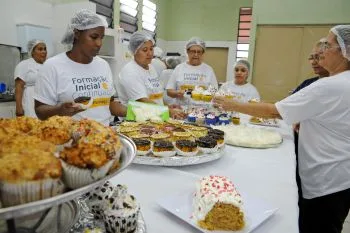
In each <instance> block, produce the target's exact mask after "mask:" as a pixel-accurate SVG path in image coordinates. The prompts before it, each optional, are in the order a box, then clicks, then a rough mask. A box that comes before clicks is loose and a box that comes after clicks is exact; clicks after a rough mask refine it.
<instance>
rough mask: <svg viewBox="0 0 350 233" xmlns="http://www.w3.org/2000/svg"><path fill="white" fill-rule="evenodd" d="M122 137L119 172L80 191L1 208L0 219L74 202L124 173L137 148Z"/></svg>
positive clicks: (76, 190) (16, 216)
mask: <svg viewBox="0 0 350 233" xmlns="http://www.w3.org/2000/svg"><path fill="white" fill-rule="evenodd" d="M118 135H119V137H120V140H121V142H122V144H123V150H122V152H121V155H120V157H121V166H120V168H119V169H118V170H116V171H114V172H113V173H112V174H109V175H108V176H106V177H104V178H102V179H100V180H98V181H96V182H94V183H92V184H89V185H87V186H84V187H81V188H79V189H75V190H71V191H68V192H66V193H63V194H60V195H57V196H54V197H51V198H47V199H44V200H40V201H35V202H30V203H26V204H22V205H16V206H11V207H7V208H0V219H11V218H18V217H21V216H26V215H29V214H33V213H36V212H39V211H42V210H45V209H47V208H50V207H52V206H56V205H59V204H61V203H64V202H68V201H70V200H73V199H75V198H77V197H79V196H81V195H82V194H84V193H87V192H89V191H90V190H91V189H94V188H96V187H97V186H100V185H103V184H104V182H106V181H107V180H109V179H111V178H112V177H114V176H116V175H117V174H118V173H120V172H121V171H123V170H124V169H125V168H126V167H127V166H129V165H130V164H131V162H132V161H133V159H134V158H135V156H136V146H135V144H134V142H133V141H132V140H131V139H129V138H128V137H125V136H124V135H121V134H118Z"/></svg>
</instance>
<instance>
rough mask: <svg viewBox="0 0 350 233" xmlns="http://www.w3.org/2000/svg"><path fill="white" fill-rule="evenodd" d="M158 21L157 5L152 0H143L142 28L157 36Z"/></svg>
mask: <svg viewBox="0 0 350 233" xmlns="http://www.w3.org/2000/svg"><path fill="white" fill-rule="evenodd" d="M156 23H157V5H156V4H154V3H153V2H151V1H150V0H143V7H142V29H143V30H145V31H147V32H149V33H150V34H151V35H153V37H155V34H156V33H155V31H156V27H157V26H156Z"/></svg>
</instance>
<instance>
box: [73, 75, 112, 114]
mask: <svg viewBox="0 0 350 233" xmlns="http://www.w3.org/2000/svg"><path fill="white" fill-rule="evenodd" d="M72 83H73V85H74V91H75V92H74V93H73V95H72V97H73V99H76V98H78V97H81V96H87V97H91V98H93V104H92V105H91V107H90V108H93V107H99V106H105V105H109V103H110V97H111V96H112V94H113V93H112V89H111V88H112V87H111V84H110V83H109V82H108V80H107V78H106V77H104V76H97V77H87V78H85V77H83V78H80V77H77V78H72Z"/></svg>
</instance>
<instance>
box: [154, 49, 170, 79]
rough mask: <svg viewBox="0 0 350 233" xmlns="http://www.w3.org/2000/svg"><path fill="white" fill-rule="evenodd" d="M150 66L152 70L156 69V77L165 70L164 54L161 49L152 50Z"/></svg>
mask: <svg viewBox="0 0 350 233" xmlns="http://www.w3.org/2000/svg"><path fill="white" fill-rule="evenodd" d="M151 64H152V66H153V67H154V69H156V71H157V74H158V76H160V75H161V73H162V71H163V70H165V69H166V68H167V67H166V65H165V62H164V52H163V50H162V49H161V48H159V47H154V48H153V59H152V62H151Z"/></svg>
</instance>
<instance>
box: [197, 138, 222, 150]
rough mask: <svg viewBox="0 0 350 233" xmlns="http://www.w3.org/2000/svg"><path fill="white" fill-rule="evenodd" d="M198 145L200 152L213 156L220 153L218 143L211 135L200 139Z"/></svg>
mask: <svg viewBox="0 0 350 233" xmlns="http://www.w3.org/2000/svg"><path fill="white" fill-rule="evenodd" d="M196 143H197V145H198V148H199V150H200V151H201V152H203V153H205V154H211V153H215V152H217V151H218V145H217V141H216V140H215V139H214V138H212V137H210V136H209V135H208V136H205V137H200V138H198V139H197V140H196Z"/></svg>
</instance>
